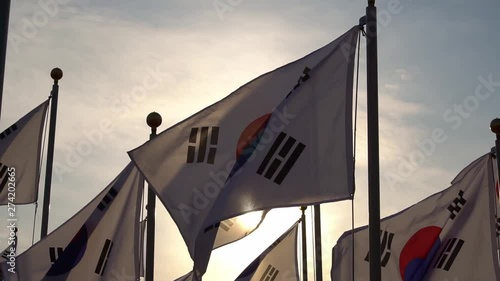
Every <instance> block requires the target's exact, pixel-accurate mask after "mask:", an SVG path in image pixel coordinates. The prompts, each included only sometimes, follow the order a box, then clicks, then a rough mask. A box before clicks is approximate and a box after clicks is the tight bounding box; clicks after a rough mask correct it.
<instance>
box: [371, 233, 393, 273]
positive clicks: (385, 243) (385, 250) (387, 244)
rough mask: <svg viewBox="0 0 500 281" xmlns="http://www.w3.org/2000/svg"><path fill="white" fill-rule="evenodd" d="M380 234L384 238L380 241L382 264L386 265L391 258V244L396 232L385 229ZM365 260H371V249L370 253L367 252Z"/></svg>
mask: <svg viewBox="0 0 500 281" xmlns="http://www.w3.org/2000/svg"><path fill="white" fill-rule="evenodd" d="M380 236H381V238H382V241H381V242H380V249H381V251H380V252H381V260H380V265H381V266H382V267H385V266H386V265H387V263H388V262H389V259H390V258H391V245H392V240H393V239H394V233H391V232H387V231H384V232H383V233H382V230H381V231H380ZM365 261H367V262H369V261H370V251H368V253H367V254H366V257H365Z"/></svg>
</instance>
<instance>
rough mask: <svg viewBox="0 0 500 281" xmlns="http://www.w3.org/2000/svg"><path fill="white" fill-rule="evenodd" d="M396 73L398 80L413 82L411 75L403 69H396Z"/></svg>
mask: <svg viewBox="0 0 500 281" xmlns="http://www.w3.org/2000/svg"><path fill="white" fill-rule="evenodd" d="M396 73H397V74H398V75H399V78H400V79H401V80H403V81H411V80H413V75H412V74H411V73H410V72H408V70H406V69H404V68H400V69H396Z"/></svg>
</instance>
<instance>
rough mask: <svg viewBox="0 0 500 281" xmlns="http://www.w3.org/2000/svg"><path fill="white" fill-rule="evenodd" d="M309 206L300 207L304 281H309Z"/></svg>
mask: <svg viewBox="0 0 500 281" xmlns="http://www.w3.org/2000/svg"><path fill="white" fill-rule="evenodd" d="M306 209H307V206H302V207H300V210H301V211H302V217H301V218H300V220H301V223H302V274H303V277H302V281H307V237H306V214H305V211H306Z"/></svg>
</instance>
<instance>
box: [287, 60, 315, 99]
mask: <svg viewBox="0 0 500 281" xmlns="http://www.w3.org/2000/svg"><path fill="white" fill-rule="evenodd" d="M310 70H311V69H309V67H307V66H306V67H305V68H304V70H303V71H302V73H304V76H300V77H299V80H297V84H295V86H294V87H293V90H291V91H290V92H289V93H288V94H287V95H286V97H287V98H288V96H289V95H290V94H291V93H292V92H293V91H294V90H295V89H297V88H298V87H299V86H300V85H302V83H303V82H305V81H307V80H308V79H309V78H311V76H309V74H308V73H309V71H310Z"/></svg>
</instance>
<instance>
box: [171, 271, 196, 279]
mask: <svg viewBox="0 0 500 281" xmlns="http://www.w3.org/2000/svg"><path fill="white" fill-rule="evenodd" d="M174 281H194V279H193V272H192V271H190V272H189V273H187V274H185V275H183V276H181V277H179V278H177V279H175V280H174Z"/></svg>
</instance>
